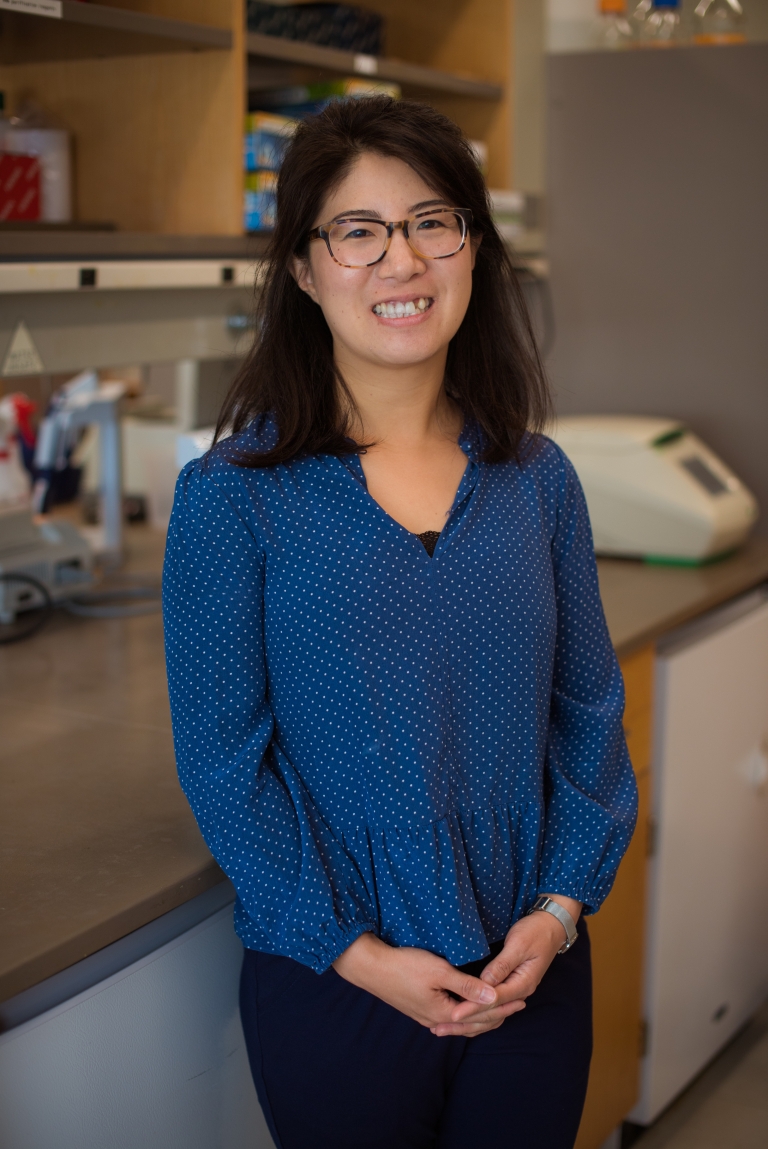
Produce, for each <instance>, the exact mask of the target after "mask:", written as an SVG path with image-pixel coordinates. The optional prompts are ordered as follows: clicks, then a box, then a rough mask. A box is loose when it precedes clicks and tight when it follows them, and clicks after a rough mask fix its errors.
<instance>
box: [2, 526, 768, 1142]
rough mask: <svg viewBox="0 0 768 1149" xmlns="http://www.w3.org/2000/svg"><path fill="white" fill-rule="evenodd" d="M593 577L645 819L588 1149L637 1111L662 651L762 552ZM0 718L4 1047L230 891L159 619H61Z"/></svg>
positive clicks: (148, 543) (598, 967)
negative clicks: (214, 851)
mask: <svg viewBox="0 0 768 1149" xmlns="http://www.w3.org/2000/svg"><path fill="white" fill-rule="evenodd" d="M126 551H127V569H128V570H129V571H130V570H132V571H141V572H143V573H144V574H148V573H149V574H152V573H154V574H155V576H156V575H157V573H158V572H159V569H160V564H161V560H162V551H163V536H162V535H161V534H160V533H158V532H153V531H152V530H150V529H149V528H147V527H143V526H135V527H130V528H128V530H127V533H126ZM599 567H600V581H601V588H602V593H603V598H604V603H605V607H606V613H607V618H608V625H609V629H610V632H611V636H612V638H613V641H614V645H615V648H616V650H617V653H618V655H619V658H620V661H621V663H622V668H623V670H624V674H625V680H626V686H627V708H626V718H625V722H626V726H627V736H628V741H629V745H630V751H631V754H632V758H633V763H634V766H635V769H636V773H637V776H638V784H639V788H640V793H641V817H640V821H639V823H638V831H637V834H636V837H635V840H634V842H633V845H632V847H631V848H630V851H629V853H628V854H627V856H626V858H625V861H624V863H623V864H622V867H621V870H620V873H619V877H618V879H617V883H616V887H615V889H614V892H613V893H612V894H611V896H610V898H609V899H608V901H607V902H606V904H605V907H604V908H603V909H602V910H601V912H600V914H599V915H597V916H596V917H595V918H594V919H593V920H592V921H591V923H590V932H591V935H592V942H593V952H594V964H595V1029H596V1043H595V1058H594V1062H593V1071H592V1081H591V1086H590V1097H589V1099H588V1103H587V1109H586V1112H585V1118H584V1123H583V1125H582V1132H581V1135H580V1140H579V1143H578V1144H579V1145H580V1146H583V1147H584V1149H588V1147H593V1149H596V1147H597V1146H598V1145H599V1144H600V1143H601V1141H602V1139H603V1138H604V1136H605V1135H607V1133H608V1132H610V1129H611V1128H613V1126H615V1125H616V1124H617V1123H618V1122H619V1121H620V1120H621V1119H622V1118H623V1117H624V1116H625V1115H626V1113H627V1112H628V1111H629V1109H630V1108H631V1106H632V1105H633V1104H634V1101H635V1099H636V1091H637V1068H638V1064H639V1056H638V1048H639V1045H638V1042H639V1032H640V1016H641V1008H640V987H641V979H642V957H641V955H642V912H641V911H642V904H643V896H644V873H645V853H646V836H647V803H648V779H649V766H650V761H649V759H650V741H651V704H652V674H653V663H654V658H653V651H654V643H655V641H656V640H657V639H658V638H659V637H660V636H661V635H663V634H664V633H665V632H667V631H669V630H670V629H672V628H674V627H677V626H679V625H680V624H681V623H684V622H686V621H688V620H690V619H693V618H695V617H696V616H697V615H700V614H702V613H704V612H706V611H709V610H711V609H712V608H713V607H716V606H717V605H718V604H721V603H725V602H727V601H729V600H730V599H733V598H734V597H736V596H738V595H741V594H743V593H744V592H746V591H748V590H749V589H750V588H753V587H755V586H757V585H758V584H760V583H761V582H763V581H765V580H766V579H767V578H768V540H763V539H753V540H752V541H751V542H749V543H748V544H747V545H746V546H745V547H744V548H743V549H742V550H741V551H740V552H739V553H738V554H736V555H734V556H733V557H731V558H728V559H725V560H723V561H721V562H719V563H714V564H711V565H710V566H704V567H698V568H674V567H666V568H664V567H653V566H647V565H644V564H642V563H638V562H634V561H623V560H613V559H611V560H601V561H600V564H599ZM0 714H2V728H3V746H2V750H1V751H0V769H1V770H2V775H3V779H4V780H3V793H4V802H3V805H2V810H1V811H0V822H1V823H2V825H1V826H0V839H1V840H2V842H3V848H4V858H5V860H4V865H3V868H2V881H3V887H4V888H3V892H2V900H1V901H0V904H1V905H2V907H3V909H2V924H0V938H1V939H2V942H1V943H0V1002H2V1003H3V1004H2V1005H0V1021H1V1022H2V1026H1V1027H0V1028H5V1029H6V1030H7V1031H8V1032H7V1034H6V1037H11V1036H12V1034H13V1033H14V1032H17V1031H19V1032H20V1031H21V1029H23V1027H24V1026H25V1025H27V1026H29V1025H34V1022H35V1018H36V1016H37V1017H39V1016H40V1015H42V1016H47V1014H46V1012H45V1011H53V1012H54V1013H55V1011H56V1009H57V1008H59V1009H61V1008H64V1007H65V1006H66V1002H67V1000H68V999H70V998H73V997H76V995H78V994H82V993H83V992H85V991H86V990H88V988H89V987H93V986H94V985H98V984H107V981H108V979H109V978H110V977H114V976H117V973H118V971H119V970H120V968H121V967H124V966H127V965H128V964H129V963H137V962H138V963H139V964H141V961H142V960H145V961H146V960H149V957H151V955H152V953H154V952H160V951H161V950H162V948H163V947H164V946H165V947H168V946H169V945H170V946H172V944H173V942H174V939H176V938H178V937H180V936H181V935H184V936H186V935H187V933H191V934H194V931H195V928H201V925H200V923H201V922H205V921H219V919H220V918H221V915H224V917H225V918H226V916H227V915H228V914H229V909H228V907H229V904H230V903H231V901H232V897H233V894H232V890H231V887H230V886H229V883H228V882H227V881H226V879H225V877H224V875H223V873H222V872H221V870H220V869H219V868H218V866H217V865H216V863H215V862H214V861H213V859H212V858H211V856H210V854H209V852H208V850H207V848H206V846H205V844H204V842H203V840H202V838H201V836H200V834H199V831H198V830H197V827H196V825H195V822H194V819H193V817H192V814H191V812H190V810H189V808H188V806H187V803H186V800H185V798H184V796H183V794H182V793H181V790H180V789H179V786H178V783H177V780H176V772H175V765H174V755H173V745H172V738H171V728H170V714H169V708H168V699H167V692H166V685H165V668H164V660H163V646H162V626H161V619H160V616H159V615H157V614H155V615H147V616H144V617H139V618H131V619H111V620H99V621H96V620H84V619H82V618H75V617H72V616H69V615H65V614H59V615H57V616H56V617H55V618H54V620H53V622H52V623H51V624H50V625H49V627H48V629H47V630H45V631H43V632H42V633H40V634H39V635H37V636H36V637H35V638H34V639H32V640H30V641H28V642H26V643H23V644H21V645H18V646H16V647H7V648H4V649H2V650H0ZM216 915H219V918H217V917H216ZM221 920H222V921H223V919H221ZM222 928H227V929H230V930H231V927H228V926H226V927H224V926H223V927H222ZM201 944H202V943H201ZM227 944H228V943H227ZM163 952H165V951H163ZM227 952H228V954H229V956H228V957H227V961H229V962H230V963H231V962H234V960H235V958H234V957H233V956H232V954H231V953H229V951H227ZM233 952H234V951H233ZM169 960H170V959H169ZM157 968H160V967H159V966H158V967H157ZM230 1005H232V1003H231V1002H230ZM233 1008H234V1007H233ZM2 1040H3V1039H0V1041H2ZM240 1072H242V1066H241V1070H240ZM243 1088H244V1087H243ZM236 1140H237V1139H236V1138H235V1140H234V1141H233V1144H234V1143H236ZM263 1143H264V1145H268V1144H269V1142H268V1141H264V1142H263ZM14 1149H15V1147H14Z"/></svg>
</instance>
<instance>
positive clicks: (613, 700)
mask: <svg viewBox="0 0 768 1149" xmlns="http://www.w3.org/2000/svg"><path fill="white" fill-rule="evenodd" d="M552 556H553V565H554V570H555V586H556V595H557V618H558V627H557V644H556V651H555V667H554V679H553V690H552V698H551V709H550V728H549V737H548V743H547V750H546V777H545V788H546V789H545V793H546V821H545V829H544V841H543V848H542V853H541V861H540V865H539V878H538V889H539V891H540V892H541V893H550V894H562V895H563V896H566V897H571V898H575V899H576V900H577V901H580V902H582V903H583V904H584V907H585V912H587V913H594V912H595V911H596V910H597V909H598V908H599V907H600V905H601V904H602V902H603V901H604V900H605V898H606V897H607V896H608V894H609V893H610V891H611V887H612V885H613V882H614V879H615V877H616V871H617V870H618V867H619V863H620V861H621V859H622V857H623V856H624V853H625V851H626V849H627V846H628V845H629V842H630V840H631V838H632V834H633V832H634V828H635V822H636V819H637V785H636V782H635V775H634V771H633V769H632V765H631V763H630V760H629V754H628V752H627V745H626V741H625V738H624V731H623V728H622V716H623V713H624V684H623V681H622V676H621V671H620V669H619V665H618V662H617V660H616V655H615V653H614V650H613V646H612V643H611V640H610V636H609V634H608V628H607V626H606V623H605V616H604V613H603V609H602V604H601V601H600V590H599V585H598V579H597V564H596V562H595V557H594V549H593V545H592V533H591V530H590V525H589V518H588V514H587V507H586V503H585V500H584V495H583V493H582V490H581V486H580V484H579V481H578V478H577V477H576V473H575V471H574V469H573V467H572V465H571V463H570V462H569V461H568V460H567V459H566V458H565V456H562V473H561V480H560V489H559V498H558V513H557V524H556V529H555V532H554V537H553V542H552Z"/></svg>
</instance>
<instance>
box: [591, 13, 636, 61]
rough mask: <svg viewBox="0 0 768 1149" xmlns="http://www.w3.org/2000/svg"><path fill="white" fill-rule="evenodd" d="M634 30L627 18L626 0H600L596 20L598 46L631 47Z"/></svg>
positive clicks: (607, 47) (611, 48)
mask: <svg viewBox="0 0 768 1149" xmlns="http://www.w3.org/2000/svg"><path fill="white" fill-rule="evenodd" d="M633 36H634V32H633V30H632V25H631V24H630V22H629V20H628V19H627V4H626V0H599V2H598V13H597V18H596V20H595V41H596V47H598V48H603V49H607V50H608V51H615V50H616V49H617V48H629V47H630V46H631V44H632V38H633Z"/></svg>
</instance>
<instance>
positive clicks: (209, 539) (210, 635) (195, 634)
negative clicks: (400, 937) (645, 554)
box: [163, 460, 377, 973]
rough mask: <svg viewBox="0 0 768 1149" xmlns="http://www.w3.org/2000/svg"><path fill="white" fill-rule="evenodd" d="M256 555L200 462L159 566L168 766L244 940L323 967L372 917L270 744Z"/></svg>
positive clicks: (354, 877) (347, 863) (179, 498)
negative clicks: (227, 890)
mask: <svg viewBox="0 0 768 1149" xmlns="http://www.w3.org/2000/svg"><path fill="white" fill-rule="evenodd" d="M263 579H264V555H263V550H262V547H261V546H260V543H259V540H258V539H257V538H256V537H255V535H254V534H253V533H252V531H251V529H250V528H249V527H248V525H247V524H246V522H245V521H244V519H243V517H242V516H241V515H240V514H239V513H238V510H237V508H236V506H235V505H234V502H233V498H232V495H231V494H230V493H228V492H227V491H226V490H224V489H222V487H221V486H220V485H219V484H218V483H217V482H216V476H215V475H212V474H211V468H210V466H209V465H208V464H207V463H206V461H205V460H202V461H201V460H198V461H196V462H194V463H191V464H189V465H188V466H187V467H186V468H185V469H184V470H183V471H182V473H181V475H180V476H179V480H178V483H177V486H176V496H175V500H174V508H173V514H172V516H171V522H170V527H169V532H168V543H167V549H166V557H165V566H164V570H163V616H164V625H165V647H166V663H167V671H168V687H169V694H170V702H171V717H172V721H173V736H174V747H175V752H176V764H177V768H178V772H179V780H180V782H181V785H182V788H183V790H184V793H185V794H186V796H187V799H188V800H189V803H190V806H191V807H192V811H193V813H194V815H195V818H196V819H197V823H198V826H199V827H200V830H201V832H202V834H203V837H204V838H205V841H206V843H207V845H208V848H209V849H210V851H211V853H212V854H213V856H214V857H215V858H216V860H217V862H218V863H219V865H220V866H221V868H222V869H223V870H224V872H225V873H226V874H227V876H228V877H229V878H230V880H231V881H232V883H233V885H234V887H235V889H236V891H237V894H238V903H237V906H236V910H235V921H236V926H237V929H238V933H239V934H240V937H241V938H242V940H243V941H244V943H245V945H246V946H249V947H251V948H254V949H260V950H263V951H265V952H268V953H275V954H282V955H284V956H286V957H291V958H294V959H295V960H296V961H299V962H301V963H303V964H304V965H307V966H310V967H311V968H312V969H314V970H315V971H316V972H317V973H322V972H323V971H324V970H326V969H327V968H328V967H329V966H330V965H331V963H332V962H333V961H334V960H335V959H336V958H337V957H338V956H339V954H341V953H342V952H343V951H344V950H345V949H346V948H347V947H348V946H349V945H351V943H352V942H353V941H354V940H355V938H357V937H358V936H359V935H360V934H361V933H364V932H366V931H367V930H372V931H374V932H375V930H376V921H377V917H376V913H375V910H374V907H373V905H372V902H371V899H370V897H369V894H368V891H367V889H366V886H365V883H364V882H363V880H362V877H361V875H360V873H359V872H358V870H357V868H356V867H355V864H354V862H353V861H352V860H351V859H350V858H349V857H348V856H347V855H346V854H345V852H344V850H343V848H342V846H341V844H340V843H339V842H338V840H337V839H336V838H335V836H334V835H333V834H332V833H331V831H330V829H329V828H328V826H327V825H326V823H325V822H324V821H323V819H322V817H321V816H320V813H319V812H318V811H317V809H316V808H315V807H314V805H313V803H312V801H311V798H310V795H309V794H308V793H307V791H306V789H305V787H304V786H303V784H302V782H301V780H300V779H299V777H298V775H297V774H296V772H295V770H294V769H293V766H292V765H291V763H290V762H289V761H288V759H287V758H286V756H285V755H284V754H283V753H282V752H281V750H280V748H279V746H278V745H277V744H276V742H275V740H274V738H273V735H274V721H273V717H272V711H271V707H270V705H269V701H268V697H267V672H266V663H265V653H264V641H263Z"/></svg>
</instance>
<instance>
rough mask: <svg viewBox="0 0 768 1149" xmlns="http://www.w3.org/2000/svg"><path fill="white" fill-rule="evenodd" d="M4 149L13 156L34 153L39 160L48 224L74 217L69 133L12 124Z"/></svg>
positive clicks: (43, 213) (43, 212) (44, 217)
mask: <svg viewBox="0 0 768 1149" xmlns="http://www.w3.org/2000/svg"><path fill="white" fill-rule="evenodd" d="M4 148H5V151H6V152H11V153H12V154H14V155H17V156H18V155H23V156H35V157H37V159H38V161H39V163H40V173H41V179H40V196H41V204H40V216H39V218H40V219H42V220H45V221H46V222H47V223H69V222H70V220H71V219H72V170H71V163H70V155H69V133H68V132H65V131H64V130H63V129H61V128H35V127H23V126H22V127H16V126H15V124H14V125H13V126H11V128H9V129H8V131H6V133H5V140H4Z"/></svg>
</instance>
